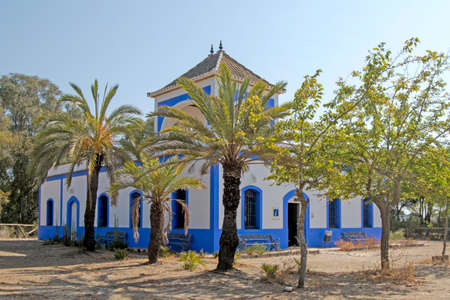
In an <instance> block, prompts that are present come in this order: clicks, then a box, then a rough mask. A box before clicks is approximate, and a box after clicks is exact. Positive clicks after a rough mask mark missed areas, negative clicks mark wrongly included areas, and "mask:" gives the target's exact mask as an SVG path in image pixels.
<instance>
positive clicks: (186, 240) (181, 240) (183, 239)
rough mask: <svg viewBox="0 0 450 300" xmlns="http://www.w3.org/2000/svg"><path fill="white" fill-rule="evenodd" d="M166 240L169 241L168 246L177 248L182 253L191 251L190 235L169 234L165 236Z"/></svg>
mask: <svg viewBox="0 0 450 300" xmlns="http://www.w3.org/2000/svg"><path fill="white" fill-rule="evenodd" d="M167 239H168V240H169V243H168V245H169V246H172V248H173V246H175V247H179V248H180V249H181V250H183V251H187V250H190V249H191V239H192V235H191V234H188V235H184V233H169V234H168V235H167Z"/></svg>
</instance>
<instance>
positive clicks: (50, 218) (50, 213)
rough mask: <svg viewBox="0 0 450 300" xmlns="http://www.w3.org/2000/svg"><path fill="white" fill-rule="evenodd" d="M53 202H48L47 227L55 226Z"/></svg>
mask: <svg viewBox="0 0 450 300" xmlns="http://www.w3.org/2000/svg"><path fill="white" fill-rule="evenodd" d="M53 211H54V207H53V200H52V199H48V200H47V226H53Z"/></svg>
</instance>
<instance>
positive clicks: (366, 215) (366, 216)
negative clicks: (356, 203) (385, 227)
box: [362, 198, 373, 228]
mask: <svg viewBox="0 0 450 300" xmlns="http://www.w3.org/2000/svg"><path fill="white" fill-rule="evenodd" d="M362 208H363V213H362V218H363V227H365V228H372V227H373V203H372V202H371V201H370V200H369V198H366V199H364V200H362Z"/></svg>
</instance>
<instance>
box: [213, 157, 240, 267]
mask: <svg viewBox="0 0 450 300" xmlns="http://www.w3.org/2000/svg"><path fill="white" fill-rule="evenodd" d="M240 185H241V169H240V167H238V166H237V164H232V163H229V164H228V165H227V164H223V199H222V203H223V206H224V215H223V224H222V235H221V236H220V250H219V263H218V264H217V270H218V271H226V270H230V269H232V268H233V263H234V255H235V253H236V248H237V246H238V245H239V237H238V234H237V226H236V213H237V208H238V206H239V200H240V198H241V197H240V189H239V187H240ZM242 222H244V220H242Z"/></svg>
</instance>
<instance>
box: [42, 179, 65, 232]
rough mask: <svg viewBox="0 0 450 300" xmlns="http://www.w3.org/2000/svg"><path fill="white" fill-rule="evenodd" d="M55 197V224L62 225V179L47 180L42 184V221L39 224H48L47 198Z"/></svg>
mask: <svg viewBox="0 0 450 300" xmlns="http://www.w3.org/2000/svg"><path fill="white" fill-rule="evenodd" d="M48 199H53V225H54V226H56V225H60V223H59V219H60V201H61V200H60V199H61V181H60V180H53V181H46V182H44V183H43V184H42V185H41V203H40V207H41V209H40V212H39V217H40V222H39V225H41V226H46V225H47V200H48Z"/></svg>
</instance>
